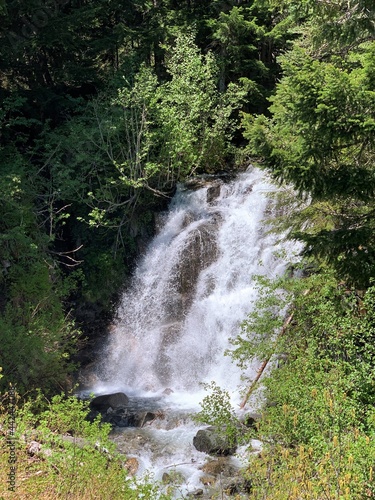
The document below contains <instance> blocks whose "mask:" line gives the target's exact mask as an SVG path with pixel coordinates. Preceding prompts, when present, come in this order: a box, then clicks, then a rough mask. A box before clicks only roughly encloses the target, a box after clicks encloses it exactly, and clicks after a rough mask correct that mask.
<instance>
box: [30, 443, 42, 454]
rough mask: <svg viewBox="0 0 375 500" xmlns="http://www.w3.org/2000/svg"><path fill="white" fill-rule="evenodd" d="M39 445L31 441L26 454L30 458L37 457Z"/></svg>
mask: <svg viewBox="0 0 375 500" xmlns="http://www.w3.org/2000/svg"><path fill="white" fill-rule="evenodd" d="M40 448H41V444H40V443H38V442H37V441H31V442H30V444H29V446H28V447H27V453H28V454H29V455H30V456H32V457H33V456H34V455H37V454H38V453H39V452H40Z"/></svg>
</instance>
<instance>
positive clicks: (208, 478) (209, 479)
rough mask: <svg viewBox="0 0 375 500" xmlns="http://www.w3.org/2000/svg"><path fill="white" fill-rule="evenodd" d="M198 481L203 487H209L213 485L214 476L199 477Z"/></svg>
mask: <svg viewBox="0 0 375 500" xmlns="http://www.w3.org/2000/svg"><path fill="white" fill-rule="evenodd" d="M199 481H200V482H201V483H202V484H204V485H205V486H210V485H211V484H215V482H216V478H215V477H214V476H208V475H205V476H202V477H200V478H199Z"/></svg>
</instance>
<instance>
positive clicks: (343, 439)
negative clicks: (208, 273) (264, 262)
mask: <svg viewBox="0 0 375 500" xmlns="http://www.w3.org/2000/svg"><path fill="white" fill-rule="evenodd" d="M262 287H263V294H262V296H261V299H260V301H259V303H258V304H257V307H256V312H255V313H253V314H252V315H251V316H250V317H249V319H248V320H247V321H246V322H245V323H244V324H243V331H242V333H241V335H239V336H238V338H237V339H236V340H235V341H234V345H235V349H234V350H233V352H232V353H231V355H232V356H233V358H234V360H235V361H237V362H238V361H240V363H241V366H246V364H247V363H250V362H251V361H252V360H256V359H265V358H268V357H270V355H273V357H272V358H271V364H273V369H272V370H271V372H270V373H269V374H268V375H267V376H264V378H263V392H262V398H264V399H265V405H263V408H262V410H261V412H262V419H261V421H260V422H259V424H258V431H259V439H261V440H262V441H263V442H264V450H263V451H262V454H261V457H260V458H261V460H260V461H259V459H258V458H256V459H254V460H251V462H250V465H249V468H248V475H249V478H250V480H251V482H252V484H253V492H252V495H251V496H250V498H254V499H255V498H264V495H268V496H269V497H272V498H280V499H281V498H320V497H321V495H324V496H326V497H327V498H335V497H336V496H340V495H341V496H342V498H348V499H359V498H363V496H361V495H363V491H367V492H370V493H371V492H372V491H373V483H372V473H373V472H372V464H373V459H374V453H375V448H374V446H373V436H374V433H375V427H374V411H373V405H374V397H375V378H374V362H375V350H374V347H373V346H374V333H375V332H374V325H375V321H374V320H375V317H374V297H375V296H374V288H373V287H371V288H369V289H368V290H367V291H366V292H365V293H362V292H359V291H356V290H355V289H348V288H346V286H345V284H343V283H338V282H337V280H336V279H335V277H334V275H333V273H332V272H329V271H325V272H321V273H318V274H313V275H311V276H310V277H305V278H302V279H283V280H279V281H277V282H275V283H269V282H266V281H263V283H262ZM281 290H284V292H283V294H284V296H283V300H286V301H290V300H292V303H293V310H292V313H293V318H292V321H291V322H290V323H289V324H288V325H284V328H282V329H281V324H282V323H280V321H278V320H276V319H275V318H276V315H275V310H274V307H275V304H277V303H279V304H280V293H281ZM275 327H276V330H275ZM267 330H268V333H267ZM280 354H283V359H284V361H283V362H282V363H278V364H276V360H277V359H278V358H279V357H280ZM273 360H274V361H273ZM370 493H368V495H370V496H371V494H370Z"/></svg>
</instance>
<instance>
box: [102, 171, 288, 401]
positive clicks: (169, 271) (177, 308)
mask: <svg viewBox="0 0 375 500" xmlns="http://www.w3.org/2000/svg"><path fill="white" fill-rule="evenodd" d="M274 190H275V188H274V187H273V186H272V185H271V184H270V183H269V182H268V181H267V180H265V178H264V174H263V173H261V172H260V171H259V170H258V169H253V170H252V171H250V172H247V173H245V174H242V175H240V176H239V178H238V179H237V180H236V181H234V182H231V183H228V184H224V183H223V185H222V187H221V193H220V196H219V197H218V198H217V199H216V200H215V201H214V202H213V203H211V204H208V203H207V201H206V192H207V188H202V189H199V190H198V191H189V190H188V191H186V190H185V191H184V190H183V189H182V188H180V190H179V191H178V193H177V194H176V196H175V198H174V200H173V202H172V204H171V207H170V210H169V213H168V215H167V217H166V220H165V224H164V226H163V228H162V230H161V231H160V233H159V234H158V235H157V236H156V237H155V239H154V240H153V242H152V243H151V245H150V247H149V249H148V251H147V253H146V255H145V256H144V258H143V259H142V261H141V262H140V263H139V265H138V267H137V270H136V273H135V277H134V280H133V285H132V286H131V287H130V289H129V290H128V291H127V292H125V294H124V296H123V299H122V303H121V307H120V309H119V312H118V318H119V319H118V322H117V324H116V328H115V330H114V331H113V332H112V333H111V335H110V343H109V346H108V347H107V349H106V352H105V354H104V356H103V364H102V370H101V374H100V378H101V380H102V382H101V383H99V384H98V385H97V387H96V388H95V390H96V392H104V391H106V390H108V389H111V390H123V391H124V392H125V393H127V394H131V395H147V394H148V395H155V393H158V392H159V393H160V392H162V391H163V389H165V388H166V387H169V388H171V389H172V390H173V391H174V395H173V397H172V399H173V400H175V401H176V402H177V401H179V402H180V403H181V404H182V405H184V406H185V405H186V406H191V405H192V404H194V403H197V401H199V400H200V398H201V396H202V389H201V386H200V383H201V382H210V381H212V380H214V381H215V382H216V383H217V384H218V385H220V386H221V387H222V388H225V389H227V390H228V391H230V392H231V393H232V394H233V399H234V401H236V400H238V387H239V385H240V375H241V373H240V371H239V369H238V368H237V367H236V366H235V365H234V364H233V363H231V360H230V358H229V357H224V356H223V353H224V351H225V349H226V348H228V347H229V345H228V339H229V338H231V337H234V336H236V335H237V334H238V333H239V329H240V328H239V325H240V323H241V321H243V320H244V319H245V317H246V314H247V313H248V312H249V311H250V310H251V309H252V307H253V304H254V301H255V300H256V298H257V290H256V287H255V286H254V283H253V275H256V274H265V275H267V276H277V275H278V274H280V273H281V272H282V271H283V270H284V268H285V264H286V262H285V260H283V259H280V258H279V257H277V256H276V255H275V253H277V252H279V251H280V250H281V249H282V248H284V249H285V248H286V245H285V243H284V244H280V243H279V244H277V243H276V237H275V235H270V234H267V232H268V230H269V227H266V226H265V223H264V219H265V218H266V217H267V212H268V211H269V210H270V200H269V198H268V197H267V193H268V192H270V191H274ZM268 217H269V215H268ZM212 220H214V221H217V222H212ZM216 228H217V230H216ZM197 237H198V238H205V239H206V240H205V242H204V241H202V242H201V243H200V244H199V243H198V246H199V247H200V252H201V255H200V256H199V258H200V259H201V260H203V261H207V252H208V253H211V254H213V256H214V257H217V258H216V259H215V260H214V261H213V262H212V263H211V264H210V265H208V267H207V266H206V267H205V268H204V269H203V270H202V271H201V272H200V273H199V278H198V281H197V283H196V288H195V291H194V293H193V301H192V304H191V305H189V307H188V308H186V307H185V310H184V305H183V302H184V297H182V298H181V294H180V293H179V292H180V291H181V290H179V289H178V283H177V284H176V281H177V282H178V280H179V279H180V278H179V276H178V272H179V269H180V259H181V258H186V254H185V255H184V254H183V252H184V249H186V247H187V246H188V245H189V242H191V241H192V239H194V238H197ZM208 240H210V241H208ZM207 241H208V242H207ZM289 246H290V244H289ZM215 249H216V250H215ZM205 252H206V255H205ZM193 260H194V262H195V261H196V260H197V259H196V257H194V259H193ZM198 260H199V259H198ZM206 263H207V262H206ZM194 265H196V264H194V263H193V266H194ZM185 266H186V264H185ZM188 266H189V264H188ZM191 288H194V284H193V285H192V286H191ZM248 375H251V368H250V373H248ZM150 391H152V393H150Z"/></svg>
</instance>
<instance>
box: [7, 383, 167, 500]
mask: <svg viewBox="0 0 375 500" xmlns="http://www.w3.org/2000/svg"><path fill="white" fill-rule="evenodd" d="M8 403H9V401H8V395H7V393H5V394H3V396H2V406H1V413H0V421H1V423H2V424H4V425H5V426H6V422H7V417H8V416H7V413H6V412H7V405H8ZM88 411H89V410H88V402H82V401H79V400H78V399H77V398H75V397H73V396H70V397H64V396H61V395H60V396H54V397H53V398H52V400H51V401H50V402H49V401H48V400H46V399H45V397H44V396H43V395H42V394H41V393H40V394H39V396H38V397H37V398H36V399H35V400H34V401H33V402H28V403H25V404H24V405H23V406H22V407H17V408H16V422H15V429H16V435H15V445H16V453H17V462H16V465H17V474H16V476H17V487H16V488H17V495H19V496H23V495H24V496H25V498H31V497H33V498H35V497H38V498H43V499H44V498H51V495H53V497H54V498H66V496H67V495H69V496H70V497H71V498H77V499H78V498H93V497H94V496H95V497H96V498H115V499H121V498H127V499H128V498H129V499H134V500H135V499H138V498H142V497H144V498H155V499H162V498H166V497H165V496H164V495H163V494H161V493H159V490H158V486H157V485H156V484H154V485H151V484H148V483H141V482H139V481H137V480H135V479H134V478H130V477H128V476H127V472H126V470H125V468H124V466H123V465H124V461H125V460H126V457H123V456H121V455H119V454H117V452H116V450H115V445H114V443H112V442H111V441H110V440H109V439H108V435H109V432H110V426H109V424H101V423H100V421H99V420H98V419H97V420H95V421H94V422H92V423H90V422H89V421H88V420H87V418H86V417H87V414H88ZM5 441H6V436H5V435H1V436H0V442H1V444H4V446H0V450H2V452H0V463H1V464H2V467H1V473H0V474H1V475H0V481H1V483H2V484H5V483H6V473H7V470H8V467H7V463H6V461H7V459H8V455H7V446H6V445H5ZM32 441H37V442H38V443H40V445H41V447H40V451H39V452H38V453H36V454H35V455H34V456H33V459H32V460H31V461H30V457H29V455H28V454H27V452H26V450H27V448H28V447H29V445H30V443H31V442H32Z"/></svg>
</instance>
